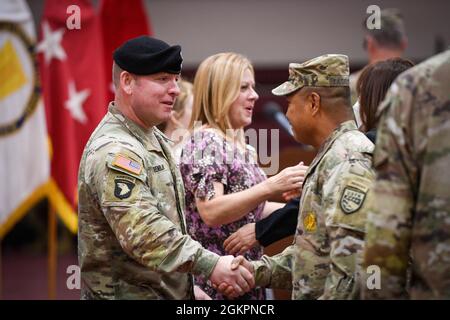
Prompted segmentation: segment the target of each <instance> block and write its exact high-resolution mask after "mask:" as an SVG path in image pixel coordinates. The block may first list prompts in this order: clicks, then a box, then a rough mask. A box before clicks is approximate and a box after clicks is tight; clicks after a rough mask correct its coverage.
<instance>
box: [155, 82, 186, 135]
mask: <svg viewBox="0 0 450 320" xmlns="http://www.w3.org/2000/svg"><path fill="white" fill-rule="evenodd" d="M178 87H180V95H179V96H178V97H177V98H176V100H175V103H174V104H173V111H175V112H176V113H177V116H178V117H181V116H183V114H184V112H185V110H186V105H187V103H188V102H189V98H190V97H191V96H192V89H193V86H192V83H191V82H189V81H187V80H181V79H180V80H179V81H178ZM157 127H158V129H159V130H161V131H163V132H164V130H165V129H166V127H167V122H163V123H160V124H159V125H158V126H157Z"/></svg>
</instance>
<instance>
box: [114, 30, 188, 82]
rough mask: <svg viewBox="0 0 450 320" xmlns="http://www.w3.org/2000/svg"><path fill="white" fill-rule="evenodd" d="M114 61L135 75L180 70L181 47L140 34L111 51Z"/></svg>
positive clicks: (176, 71) (177, 71)
mask: <svg viewBox="0 0 450 320" xmlns="http://www.w3.org/2000/svg"><path fill="white" fill-rule="evenodd" d="M113 59H114V62H115V63H117V65H118V66H119V67H121V68H122V69H123V70H125V71H128V72H130V73H133V74H137V75H148V74H153V73H158V72H168V73H173V74H177V73H180V72H181V63H182V62H183V58H182V57H181V47H180V46H178V45H176V46H169V45H168V44H167V43H165V42H164V41H162V40H159V39H156V38H152V37H149V36H140V37H137V38H134V39H131V40H128V41H126V42H124V43H123V44H122V45H121V46H120V47H119V48H117V49H116V50H115V51H114V53H113Z"/></svg>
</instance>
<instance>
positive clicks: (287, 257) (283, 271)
mask: <svg viewBox="0 0 450 320" xmlns="http://www.w3.org/2000/svg"><path fill="white" fill-rule="evenodd" d="M295 250H296V249H295V245H290V246H289V247H287V248H286V249H284V251H283V252H281V253H279V254H277V255H275V256H272V257H269V256H267V255H264V256H263V257H262V258H261V260H258V261H253V262H252V263H253V267H254V269H255V283H256V286H258V287H271V288H275V289H292V261H293V253H294V252H295Z"/></svg>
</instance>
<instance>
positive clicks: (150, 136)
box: [108, 102, 162, 152]
mask: <svg viewBox="0 0 450 320" xmlns="http://www.w3.org/2000/svg"><path fill="white" fill-rule="evenodd" d="M108 111H109V113H111V114H112V116H113V117H114V118H116V119H117V120H118V121H119V122H120V123H121V124H122V125H123V126H124V127H125V128H127V129H128V131H130V133H131V134H132V135H134V136H135V137H136V138H137V139H138V140H139V141H140V142H142V144H144V146H145V147H146V149H147V150H149V151H150V150H154V151H159V152H162V149H161V145H160V143H159V141H158V139H157V138H156V136H155V128H154V127H151V128H150V129H148V130H145V129H143V128H142V127H140V126H139V125H137V124H136V123H135V122H133V121H132V120H130V119H128V118H127V117H125V116H124V114H123V113H122V112H121V111H120V110H119V108H117V106H116V105H114V102H111V103H110V104H109V106H108Z"/></svg>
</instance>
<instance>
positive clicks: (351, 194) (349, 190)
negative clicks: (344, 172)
mask: <svg viewBox="0 0 450 320" xmlns="http://www.w3.org/2000/svg"><path fill="white" fill-rule="evenodd" d="M366 194H367V191H365V192H364V191H362V190H360V189H357V188H353V187H350V186H347V187H345V188H344V192H343V193H342V196H341V201H340V205H341V209H342V211H343V212H344V213H345V214H351V213H354V212H356V211H358V210H359V209H360V208H361V207H362V205H363V203H364V199H365V198H366Z"/></svg>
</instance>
